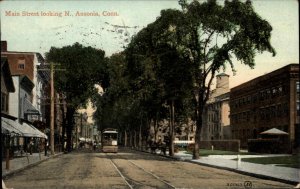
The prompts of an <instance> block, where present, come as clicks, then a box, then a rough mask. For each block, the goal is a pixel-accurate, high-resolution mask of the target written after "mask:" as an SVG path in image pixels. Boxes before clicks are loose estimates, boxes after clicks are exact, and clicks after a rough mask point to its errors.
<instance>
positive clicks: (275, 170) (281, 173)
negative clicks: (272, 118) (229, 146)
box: [175, 151, 300, 184]
mask: <svg viewBox="0 0 300 189" xmlns="http://www.w3.org/2000/svg"><path fill="white" fill-rule="evenodd" d="M275 156H276V155H275ZM175 158H176V159H179V160H181V161H189V162H192V163H197V164H200V165H207V166H211V167H215V168H222V169H226V170H230V171H235V172H239V173H243V174H247V175H250V176H256V177H260V178H264V179H270V180H277V181H281V182H287V183H291V184H295V183H297V184H298V183H300V169H296V168H288V167H279V166H274V165H263V164H255V163H248V162H242V161H235V160H232V157H226V156H224V157H222V156H212V157H200V159H198V160H193V159H192V155H191V154H186V153H185V152H183V151H181V152H178V153H175ZM235 158H237V156H235ZM241 158H245V156H241Z"/></svg>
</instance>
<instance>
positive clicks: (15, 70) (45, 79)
mask: <svg viewBox="0 0 300 189" xmlns="http://www.w3.org/2000/svg"><path fill="white" fill-rule="evenodd" d="M1 57H5V58H6V59H7V61H8V64H9V67H10V71H11V74H12V75H24V76H27V77H28V78H29V79H30V80H31V82H32V83H33V84H34V86H33V88H32V91H31V94H30V98H28V101H29V102H30V103H31V107H32V109H31V110H30V112H27V115H26V117H27V119H28V120H29V121H31V122H34V121H42V122H46V117H45V114H46V109H45V104H46V103H47V102H46V100H45V99H46V98H47V97H48V96H49V95H48V94H50V91H49V80H50V71H47V70H46V69H43V68H45V67H46V66H45V60H44V58H43V57H42V55H41V54H40V53H37V52H15V51H8V50H7V42H6V41H1Z"/></svg>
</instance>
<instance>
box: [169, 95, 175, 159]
mask: <svg viewBox="0 0 300 189" xmlns="http://www.w3.org/2000/svg"><path fill="white" fill-rule="evenodd" d="M174 123H175V109H174V100H172V103H171V110H170V141H169V155H170V156H172V157H173V156H174Z"/></svg>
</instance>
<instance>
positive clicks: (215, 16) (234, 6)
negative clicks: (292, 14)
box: [154, 0, 276, 159]
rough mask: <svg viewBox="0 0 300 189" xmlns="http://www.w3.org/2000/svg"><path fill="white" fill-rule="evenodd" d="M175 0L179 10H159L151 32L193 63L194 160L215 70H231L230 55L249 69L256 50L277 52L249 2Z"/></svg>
mask: <svg viewBox="0 0 300 189" xmlns="http://www.w3.org/2000/svg"><path fill="white" fill-rule="evenodd" d="M179 3H180V5H181V6H182V11H179V10H163V11H161V16H160V17H159V18H158V20H157V21H156V23H157V27H158V28H159V29H157V30H156V31H157V32H155V34H154V36H156V40H155V41H156V42H157V43H158V44H167V45H169V46H171V47H173V48H176V50H177V53H178V54H179V56H180V57H182V58H184V59H185V61H186V64H187V65H191V66H192V74H193V83H192V84H193V91H194V94H193V95H194V108H195V120H196V126H197V130H196V137H195V138H196V141H195V142H196V143H195V149H194V153H193V158H194V159H198V158H199V142H200V135H201V129H202V114H203V110H204V107H205V104H206V102H207V100H208V97H209V93H210V91H211V90H210V86H211V83H212V81H213V79H214V77H215V75H216V73H217V72H219V71H221V70H222V69H226V67H227V65H229V66H230V67H231V69H232V71H233V72H235V70H234V63H233V61H234V60H237V61H239V62H241V63H242V64H245V65H247V66H249V67H251V68H254V66H255V62H254V57H255V55H256V54H257V53H262V52H263V51H268V52H271V53H272V54H273V56H275V54H276V53H275V50H274V49H273V47H272V46H271V44H270V37H271V31H272V27H271V25H270V24H269V23H268V22H267V21H266V20H264V19H262V18H261V17H260V16H259V15H257V13H255V11H254V9H253V6H252V4H251V1H249V0H247V1H246V2H240V1H239V0H233V1H227V0H225V2H224V5H223V6H221V5H219V4H218V3H217V1H216V0H208V1H207V2H203V3H200V2H199V1H193V2H191V3H187V2H186V1H185V0H180V1H179ZM162 31H163V32H162Z"/></svg>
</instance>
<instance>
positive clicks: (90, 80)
mask: <svg viewBox="0 0 300 189" xmlns="http://www.w3.org/2000/svg"><path fill="white" fill-rule="evenodd" d="M46 60H47V62H53V63H57V64H60V67H61V68H64V69H65V71H61V72H55V76H54V77H55V89H56V91H57V92H59V93H62V94H63V96H64V97H65V100H66V102H67V112H66V119H67V125H66V131H67V150H68V151H70V150H71V148H72V144H71V138H72V130H73V127H74V125H73V119H74V113H75V111H76V109H77V108H79V107H85V106H86V104H87V100H88V99H90V98H92V97H93V96H94V95H95V94H97V89H96V88H95V84H99V85H101V86H102V87H103V88H107V86H108V85H109V83H108V79H107V77H108V74H107V59H106V58H105V52H104V51H103V50H99V49H95V48H92V47H84V46H82V45H81V44H79V43H75V44H73V45H72V46H64V47H62V48H56V47H51V49H50V51H49V52H48V53H47V54H46Z"/></svg>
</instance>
